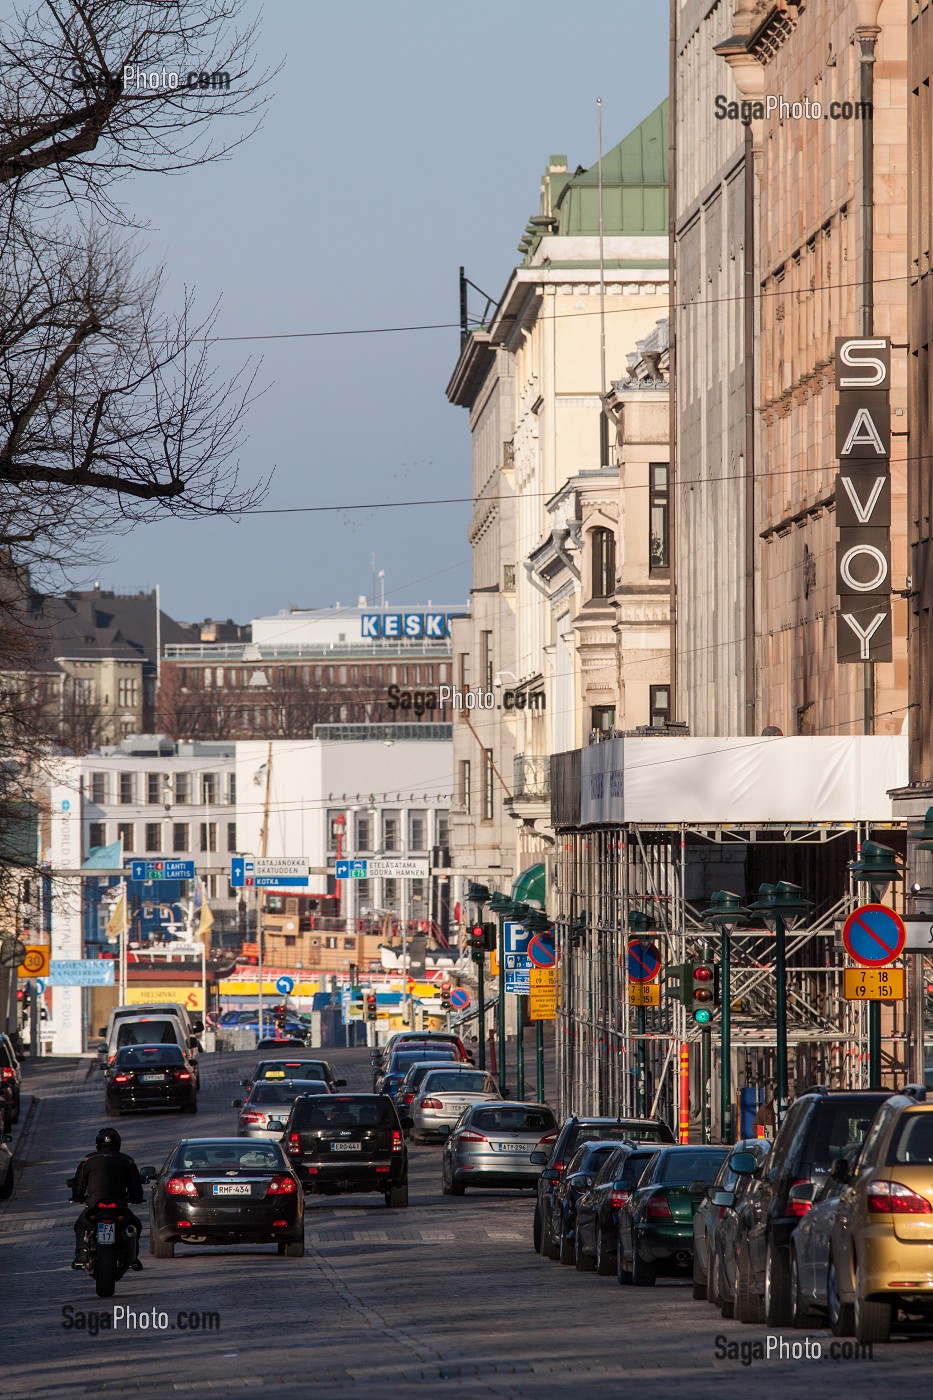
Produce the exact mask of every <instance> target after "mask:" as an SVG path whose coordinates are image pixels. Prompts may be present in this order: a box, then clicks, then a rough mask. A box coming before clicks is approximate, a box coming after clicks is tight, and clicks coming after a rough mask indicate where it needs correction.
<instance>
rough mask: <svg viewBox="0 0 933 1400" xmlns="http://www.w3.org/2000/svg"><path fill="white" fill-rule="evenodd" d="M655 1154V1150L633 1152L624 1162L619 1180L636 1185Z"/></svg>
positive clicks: (627, 1184) (625, 1183)
mask: <svg viewBox="0 0 933 1400" xmlns="http://www.w3.org/2000/svg"><path fill="white" fill-rule="evenodd" d="M653 1156H654V1153H653V1152H633V1153H631V1155H630V1156H628V1157H626V1159H625V1161H624V1162H623V1164H622V1170H621V1171H620V1173H619V1175H618V1177H617V1178H616V1180H617V1181H621V1182H623V1184H624V1185H626V1186H635V1185H636V1184H637V1183H638V1182H639V1181H640V1180H641V1178H642V1176H643V1175H644V1171H645V1167H647V1165H648V1163H649V1162H650V1161H651V1159H652V1157H653Z"/></svg>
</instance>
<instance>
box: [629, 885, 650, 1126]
mask: <svg viewBox="0 0 933 1400" xmlns="http://www.w3.org/2000/svg"><path fill="white" fill-rule="evenodd" d="M626 923H627V924H628V931H629V933H630V934H633V933H648V932H649V930H650V929H651V920H650V919H649V918H648V915H647V914H643V913H642V912H641V910H640V909H630V910H629V912H628V918H627V920H626ZM635 1034H636V1036H637V1039H636V1041H635V1112H636V1114H637V1115H638V1117H639V1118H644V1117H645V1113H646V1109H645V1098H646V1095H645V1088H646V1085H645V1008H644V1007H643V1006H639V1007H638V1008H637V1010H636V1012H635Z"/></svg>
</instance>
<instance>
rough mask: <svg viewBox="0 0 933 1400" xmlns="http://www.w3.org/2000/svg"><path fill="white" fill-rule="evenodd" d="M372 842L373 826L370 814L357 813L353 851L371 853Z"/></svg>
mask: <svg viewBox="0 0 933 1400" xmlns="http://www.w3.org/2000/svg"><path fill="white" fill-rule="evenodd" d="M372 840H373V824H372V820H371V819H370V815H369V813H368V812H366V813H364V814H363V813H357V817H356V832H355V833H354V844H353V849H354V850H355V851H371V850H372V848H373V846H372Z"/></svg>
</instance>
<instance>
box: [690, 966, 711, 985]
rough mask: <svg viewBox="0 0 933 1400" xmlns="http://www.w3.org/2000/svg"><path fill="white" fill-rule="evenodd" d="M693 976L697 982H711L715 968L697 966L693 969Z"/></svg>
mask: <svg viewBox="0 0 933 1400" xmlns="http://www.w3.org/2000/svg"><path fill="white" fill-rule="evenodd" d="M693 977H694V980H695V981H697V982H711V981H712V979H713V970H712V968H709V967H695V968H694V969H693Z"/></svg>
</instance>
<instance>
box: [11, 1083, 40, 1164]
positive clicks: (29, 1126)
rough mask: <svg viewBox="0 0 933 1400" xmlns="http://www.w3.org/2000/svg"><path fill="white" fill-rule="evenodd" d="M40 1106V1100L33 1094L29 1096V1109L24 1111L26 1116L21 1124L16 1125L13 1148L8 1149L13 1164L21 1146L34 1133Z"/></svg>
mask: <svg viewBox="0 0 933 1400" xmlns="http://www.w3.org/2000/svg"><path fill="white" fill-rule="evenodd" d="M41 1106H42V1100H41V1099H39V1098H37V1097H36V1095H35V1094H30V1095H29V1107H28V1108H27V1109H26V1116H25V1118H23V1119H22V1122H21V1123H17V1125H16V1126H17V1128H18V1130H19V1131H18V1132H17V1134H16V1141H15V1143H14V1144H13V1147H12V1148H11V1149H10V1150H11V1152H12V1155H13V1161H14V1162H15V1161H16V1160H17V1159H18V1158H19V1156H20V1153H21V1151H22V1148H23V1144H24V1143H27V1142H28V1141H29V1139H30V1138H31V1137H32V1134H33V1132H34V1131H35V1126H36V1120H37V1118H38V1117H39V1110H40V1108H41Z"/></svg>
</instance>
